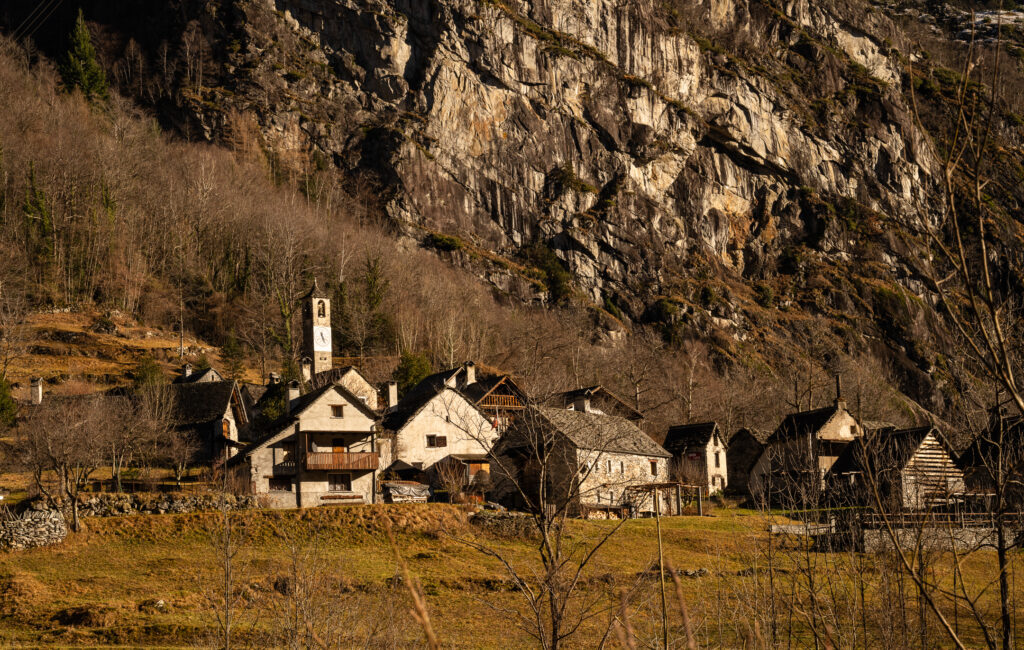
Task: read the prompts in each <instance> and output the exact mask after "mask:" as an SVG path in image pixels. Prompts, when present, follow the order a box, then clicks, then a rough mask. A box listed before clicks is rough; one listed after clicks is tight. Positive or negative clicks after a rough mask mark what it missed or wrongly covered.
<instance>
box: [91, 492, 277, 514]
mask: <svg viewBox="0 0 1024 650" xmlns="http://www.w3.org/2000/svg"><path fill="white" fill-rule="evenodd" d="M220 498H221V497H220V495H219V494H106V493H104V494H96V495H94V496H91V497H89V498H87V499H85V500H84V501H83V502H82V504H81V505H80V506H79V511H78V512H79V514H80V515H82V516H83V517H118V516H122V515H136V514H151V515H163V514H184V513H188V512H203V511H210V510H218V509H219V508H220ZM226 498H227V505H228V508H229V509H231V510H241V509H247V508H256V507H258V506H259V504H258V503H257V501H256V497H255V496H252V495H242V496H235V495H233V494H228V495H227V497H226Z"/></svg>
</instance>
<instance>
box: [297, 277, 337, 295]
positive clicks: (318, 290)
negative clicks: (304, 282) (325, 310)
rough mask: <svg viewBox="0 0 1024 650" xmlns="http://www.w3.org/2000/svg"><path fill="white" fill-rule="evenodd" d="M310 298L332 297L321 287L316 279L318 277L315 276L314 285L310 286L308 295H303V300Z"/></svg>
mask: <svg viewBox="0 0 1024 650" xmlns="http://www.w3.org/2000/svg"><path fill="white" fill-rule="evenodd" d="M310 298H313V299H317V298H330V296H328V295H327V292H326V291H324V290H323V289H321V288H320V284H319V283H318V282H317V281H316V278H313V286H311V287H310V288H309V291H307V292H306V295H304V296H302V300H308V299H310Z"/></svg>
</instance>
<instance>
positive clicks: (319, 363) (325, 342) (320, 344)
mask: <svg viewBox="0 0 1024 650" xmlns="http://www.w3.org/2000/svg"><path fill="white" fill-rule="evenodd" d="M302 354H303V356H304V357H306V358H308V359H309V360H310V362H311V365H312V370H313V374H314V375H316V374H317V373H320V372H323V371H325V370H330V369H331V367H332V366H333V365H334V360H333V348H332V346H331V300H330V298H328V297H327V293H326V292H325V291H324V290H322V289H321V288H320V285H319V284H318V283H317V281H316V279H315V278H314V279H313V286H312V287H311V288H310V289H309V293H307V294H306V295H305V296H303V297H302Z"/></svg>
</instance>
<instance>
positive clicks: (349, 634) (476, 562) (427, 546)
mask: <svg viewBox="0 0 1024 650" xmlns="http://www.w3.org/2000/svg"><path fill="white" fill-rule="evenodd" d="M235 522H236V524H237V526H238V530H239V531H242V534H240V535H236V539H238V538H239V537H240V538H242V539H244V540H245V541H244V543H243V544H241V549H240V551H239V553H238V555H237V556H236V558H235V561H234V562H233V565H232V566H233V570H234V571H235V573H236V587H237V588H236V593H237V595H238V597H239V603H238V607H237V610H236V612H235V615H236V623H237V627H236V631H237V633H238V639H239V640H240V641H241V642H242V644H243V645H249V646H252V647H267V646H273V645H281V644H283V643H284V642H285V639H286V637H287V632H286V631H287V629H288V626H289V625H291V624H293V623H294V620H295V615H296V611H297V609H299V608H301V607H306V608H307V610H308V609H309V608H310V607H313V608H316V609H317V611H316V612H314V614H312V615H310V614H309V612H308V611H307V615H308V616H309V617H311V618H313V619H315V620H316V621H317V625H319V626H321V627H322V629H324V630H326V631H327V632H325V633H324V634H330V635H332V636H331V637H330V638H331V642H330V645H332V647H352V646H365V647H409V646H416V645H419V644H421V642H422V631H421V629H420V628H419V627H418V626H417V625H416V624H415V623H414V622H413V621H412V619H411V617H410V616H409V615H408V612H409V608H410V606H411V599H410V597H409V594H408V591H407V589H406V588H405V587H404V585H403V584H402V581H401V579H400V578H399V577H398V576H399V573H398V569H397V566H398V565H397V563H396V559H395V555H394V552H393V548H392V547H391V546H390V545H389V543H388V542H387V538H386V535H385V533H384V525H385V522H390V523H391V525H392V527H393V529H394V532H395V540H396V546H397V548H398V550H399V552H400V553H401V555H402V557H403V558H404V559H405V560H406V561H407V563H408V566H409V569H410V571H411V573H412V574H413V575H414V576H416V577H418V578H419V580H420V581H421V582H422V585H423V589H424V592H425V594H426V600H427V605H428V608H429V611H430V615H431V617H432V619H433V622H434V626H435V629H436V630H437V633H438V635H439V637H440V639H441V641H442V643H443V645H444V646H445V647H458V648H498V647H503V648H508V647H529V646H531V645H534V644H533V642H532V641H531V638H530V637H529V636H528V635H527V634H526V633H525V632H524V631H523V630H521V629H520V628H518V627H517V626H516V625H514V623H513V621H512V617H511V616H510V614H509V612H510V611H525V608H524V601H523V599H522V597H521V595H520V594H518V593H517V592H516V591H515V590H514V589H513V587H512V585H511V583H510V582H509V581H508V579H507V574H506V573H505V572H504V570H503V569H502V568H501V566H500V565H499V563H498V562H497V560H495V559H493V558H491V557H488V556H486V555H484V554H482V553H480V552H479V551H478V550H475V549H473V548H472V547H471V546H469V545H467V544H466V543H464V541H463V540H471V541H475V542H480V543H484V544H487V545H489V546H490V547H492V548H494V549H496V550H498V551H500V552H501V553H502V554H503V555H505V556H506V557H507V558H508V559H510V560H511V561H512V562H513V564H514V565H515V566H517V567H518V568H520V569H521V570H523V571H524V573H525V574H526V575H532V573H531V571H533V570H536V561H535V557H536V543H535V541H531V540H530V539H515V538H506V537H502V536H498V535H496V534H493V533H490V532H486V531H484V530H482V529H480V528H478V527H477V526H475V525H473V524H470V523H468V522H467V516H466V513H465V512H464V511H463V510H460V509H458V508H456V507H453V506H446V505H429V506H422V505H406V506H358V507H348V508H345V507H338V508H319V509H314V510H307V511H252V512H246V513H241V514H239V515H238V517H237V518H236V520H235ZM87 523H88V530H87V531H85V532H83V533H79V534H77V535H72V536H70V537H69V538H68V540H67V541H66V542H65V543H64V545H62V546H60V547H55V548H48V549H33V550H29V551H22V552H14V553H9V554H5V555H3V556H0V616H2V618H0V643H2V645H4V646H17V645H24V646H39V645H57V646H77V645H106V646H122V647H196V646H206V645H215V644H216V634H217V630H218V624H217V619H216V612H217V610H218V608H217V606H216V604H215V603H216V602H217V598H218V593H219V592H218V584H219V583H220V581H221V580H222V568H221V564H220V563H219V561H218V552H217V548H218V546H217V544H216V543H215V539H216V538H217V535H218V531H220V530H221V528H220V527H221V523H222V521H221V516H220V515H219V514H217V513H204V514H191V515H149V516H145V515H144V516H134V517H116V518H105V519H90V520H88V522H87ZM662 524H663V539H664V543H665V554H666V557H667V559H668V560H669V561H670V562H671V563H672V564H673V565H674V566H675V567H677V568H678V569H681V570H687V571H689V572H690V573H692V574H694V575H691V576H684V577H682V578H681V586H682V589H683V594H684V599H685V600H686V602H687V604H688V607H689V614H690V617H691V619H692V621H693V622H692V628H693V630H694V632H695V633H696V635H697V638H698V642H699V644H700V645H701V646H702V647H741V646H743V645H744V643H748V644H750V645H770V642H769V640H768V639H767V638H766V637H767V634H766V632H765V629H766V628H764V627H761V628H759V629H758V628H755V627H754V626H753V621H754V620H755V619H756V618H758V617H763V616H766V615H767V613H768V612H769V610H772V611H775V610H777V611H775V618H776V620H778V621H781V623H780V625H782V623H786V624H787V629H788V630H789V632H788V633H787V639H792V640H794V643H793V647H805V646H806V647H812V646H813V634H811V633H810V632H808V629H809V628H808V625H807V621H805V620H802V617H803V616H804V614H805V613H807V611H808V609H807V608H808V607H813V610H812V611H813V612H816V613H814V614H813V615H814V616H816V617H818V618H819V619H821V620H823V621H828V620H831V619H832V618H834V619H835V620H834V621H833V622H831V623H826V624H827V625H832V626H833V628H832V629H833V633H834V634H835V635H836V638H840V637H841V633H842V634H847V635H852V636H850V637H849V638H850V639H852V641H851V643H850V644H849V646H847V647H865V643H864V640H863V639H861V640H860V641H857V640H856V639H855V638H853V637H854V636H856V632H855V630H856V628H857V625H858V623H857V620H854V619H858V618H862V619H863V622H864V624H865V625H866V627H867V628H868V629H869V630H871V632H870V634H869V637H870V638H869V641H868V644H867V647H882V646H885V645H889V643H888V642H887V640H889V641H893V640H894V639H892V634H900V633H901V632H900V630H899V629H896V628H898V627H899V626H893V625H892V624H891V620H890V621H888V623H887V621H886V617H888V618H889V619H892V618H893V616H894V615H895V612H894V611H893V607H894V605H893V604H892V602H891V601H885V599H884V598H883V597H882V591H883V590H882V587H881V586H882V585H883V584H890V583H892V580H893V579H894V576H896V575H897V574H896V573H895V572H892V571H891V566H890V565H887V564H886V563H885V561H884V560H881V559H878V558H876V557H872V556H861V555H858V554H834V555H830V556H827V557H826V556H825V554H820V553H806V552H804V551H802V550H800V549H799V548H791V549H789V550H783V551H777V552H776V553H777V554H776V557H775V561H774V562H775V564H774V565H773V566H774V569H773V576H774V577H773V579H774V580H775V582H776V584H775V591H776V592H777V594H776V596H775V597H774V599H773V598H772V597H771V596H770V595H769V594H770V593H771V592H770V591H769V590H768V589H767V584H768V582H767V573H766V555H765V548H766V546H765V544H766V541H767V537H766V535H765V533H764V530H765V529H764V524H765V520H764V519H763V518H762V517H761V516H759V515H758V514H756V513H752V512H749V511H743V510H732V509H728V510H725V509H723V510H718V511H716V512H715V513H714V515H713V516H705V517H675V518H666V519H663V520H662ZM612 525H614V524H613V523H612V522H606V521H573V522H571V524H570V528H569V529H568V530H567V539H568V540H569V543H570V544H577V545H580V546H581V548H585V547H587V546H588V544H589V543H591V542H592V541H593V540H594V539H596V538H598V537H599V536H600V535H601V534H602V533H603V532H604V531H606V530H607V529H608V527H609V526H612ZM656 557H657V535H656V528H655V522H654V521H653V520H633V521H629V522H627V523H626V524H625V525H624V526H623V527H622V528H621V529H620V530H619V531H618V532H617V533H616V534H615V535H614V536H613V537H612V538H611V541H610V542H609V543H608V545H607V547H606V548H604V549H602V551H601V552H600V554H599V555H598V556H597V559H596V561H595V562H594V564H593V565H592V566H590V567H589V568H588V570H587V571H586V573H585V575H584V580H583V582H582V586H581V588H580V589H581V590H580V593H581V596H582V597H583V598H586V599H592V600H594V601H595V602H598V603H599V605H600V608H599V610H598V613H597V615H596V616H594V617H593V618H591V619H590V620H588V621H587V622H585V623H584V624H583V626H582V627H581V629H580V631H579V632H578V634H577V635H576V636H575V637H573V638H572V639H571V640H570V644H569V645H571V646H573V647H594V646H596V645H598V644H599V642H600V640H601V639H602V637H603V635H604V634H605V633H606V630H607V628H608V623H609V620H610V616H611V615H612V613H613V612H612V610H611V609H610V608H609V607H607V606H606V605H608V604H614V605H615V609H617V606H618V602H619V594H620V593H622V592H624V591H626V592H628V593H629V594H630V601H629V610H628V611H629V617H630V619H631V623H632V624H633V626H634V628H635V631H636V634H637V635H638V636H639V637H640V638H641V639H644V640H649V641H651V642H655V641H656V640H657V638H658V636H659V634H660V631H659V624H658V620H659V617H658V612H659V611H660V610H659V607H660V605H659V603H660V600H659V599H658V595H659V591H658V589H657V584H658V583H657V581H656V580H655V579H653V578H650V577H645V576H646V571H647V569H649V567H650V566H651V563H652V561H653V560H654V559H655V558H656ZM989 560H990V558H987V557H984V556H976V557H974V558H973V559H971V560H969V561H968V562H967V563H966V564H965V566H964V570H965V576H973V577H972V578H971V580H973V581H974V582H977V583H978V584H979V585H980V584H982V583H984V581H986V580H988V579H989V577H988V574H987V572H988V571H989V565H991V562H990V561H989ZM1017 561H1018V560H1016V559H1015V560H1014V562H1015V563H1016V562H1017ZM865 563H866V564H865ZM857 566H860V569H861V570H860V573H859V575H861V576H862V578H863V580H861V581H856V580H855V579H854V578H853V576H854V572H853V571H852V569H853V568H855V567H857ZM887 567H888V568H887ZM805 569H806V570H807V571H806V575H813V576H814V577H815V579H814V580H812V581H811V582H810V583H809V584H812V585H817V586H816V587H814V588H813V589H808V588H806V586H804V582H803V581H802V580H801V579H800V576H802V575H804V570H805ZM936 571H939V569H936ZM865 584H866V585H867V589H868V592H869V599H871V600H873V601H877V602H876V603H875V605H873V606H871V607H868V608H865V609H864V616H863V617H857V616H854V614H853V613H852V612H853V611H854V609H856V608H855V607H854V608H853V609H850V610H849V611H843V610H844V607H845V606H846V605H847V604H849V603H848V602H847V600H849V599H850V598H852V599H853V600H851V601H850V602H854V603H855V601H856V594H857V591H858V589H857V585H861V586H863V585H865ZM892 584H895V583H892ZM289 585H292V587H290V586H289ZM294 585H300V586H303V593H307V594H311V595H312V596H313V597H311V598H310V599H309V600H308V601H307V602H302V601H301V597H300V595H296V594H297V593H298V591H300V590H299V589H296V588H294ZM314 587H315V588H314ZM972 588H973V587H972ZM902 589H903V591H900V592H899V595H900V596H901V602H902V604H901V605H896V607H903V608H904V610H906V611H910V612H911V614H912V616H911V617H910V619H908V618H907V617H906V616H904V619H903V620H904V621H906V620H913V616H916V614H914V612H916V611H917V610H916V607H917V604H916V602H917V601H916V600H915V598H914V594H913V593H912V589H911V588H910V586H909V583H906V584H904V585H903V587H902ZM669 590H670V591H669V593H670V607H671V608H672V616H671V621H670V622H671V629H670V635H671V636H672V638H673V639H674V640H676V642H677V643H678V644H679V647H683V646H682V643H681V641H680V639H681V638H682V635H683V630H682V627H681V617H680V615H678V614H677V611H678V609H677V605H676V601H675V598H674V590H673V588H672V585H671V583H670V584H669ZM814 590H816V592H817V593H816V594H815V595H813V596H812V591H814ZM837 591H838V592H841V593H840V594H839V596H838V597H837V596H836V592H837ZM894 593H895V592H894ZM870 594H874V595H873V596H872V595H870ZM988 597H991V594H989V596H988ZM157 601H163V603H164V606H163V607H159V606H158V605H157V604H156V602H157ZM793 612H796V614H793ZM959 616H960V624H962V625H963V626H964V629H966V628H967V627H968V626H969V623H968V622H967V615H966V612H960V614H959ZM844 617H847V618H849V620H846V618H844ZM869 619H870V620H869ZM844 626H845V627H844ZM848 628H849V630H854V631H846V632H843V631H844V630H847V629H848ZM902 634H903V635H904V636H909V637H910V638H914V639H919V635H918V634H919V633H918V632H917V628H915V627H913V626H911V627H910V628H909V629H905V630H903V631H902ZM927 634H928V635H929V636H928V637H927V638H928V643H929V646H930V647H939V646H941V645H944V643H943V639H942V637H941V636H940V635H939V634H938V632H937V629H936V628H935V626H934V625H933V624H929V631H928V632H927ZM967 636H968V638H970V639H973V640H974V641H975V642H978V641H980V637H978V636H977V635H976V634H975V633H968V634H967ZM744 637H746V638H747V640H746V642H745V641H744ZM842 638H846V637H842ZM610 645H612V646H614V645H616V642H614V636H612V637H610ZM779 645H781V644H779ZM839 645H844V644H842V643H840V644H839ZM915 645H916V643H915Z"/></svg>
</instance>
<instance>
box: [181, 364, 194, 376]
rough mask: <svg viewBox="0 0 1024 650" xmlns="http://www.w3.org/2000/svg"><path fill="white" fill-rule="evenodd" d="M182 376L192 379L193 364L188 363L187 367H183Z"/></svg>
mask: <svg viewBox="0 0 1024 650" xmlns="http://www.w3.org/2000/svg"><path fill="white" fill-rule="evenodd" d="M181 376H182V377H191V376H192V364H191V363H186V364H185V365H183V366H182V367H181Z"/></svg>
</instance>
